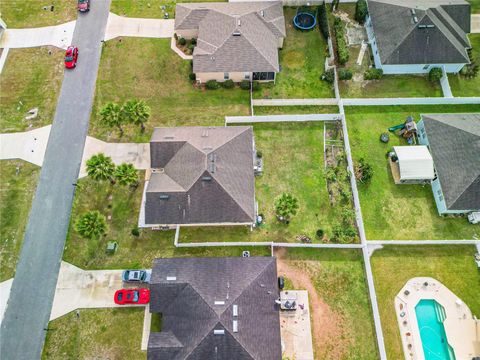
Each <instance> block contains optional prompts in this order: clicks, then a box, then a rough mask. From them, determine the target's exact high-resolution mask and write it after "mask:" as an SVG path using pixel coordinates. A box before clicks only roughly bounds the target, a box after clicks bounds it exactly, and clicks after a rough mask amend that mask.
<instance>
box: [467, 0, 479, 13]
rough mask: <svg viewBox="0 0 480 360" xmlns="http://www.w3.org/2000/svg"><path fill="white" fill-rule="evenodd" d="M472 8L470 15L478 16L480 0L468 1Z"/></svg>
mask: <svg viewBox="0 0 480 360" xmlns="http://www.w3.org/2000/svg"><path fill="white" fill-rule="evenodd" d="M468 2H469V3H470V5H471V7H472V14H480V0H468Z"/></svg>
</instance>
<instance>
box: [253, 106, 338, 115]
mask: <svg viewBox="0 0 480 360" xmlns="http://www.w3.org/2000/svg"><path fill="white" fill-rule="evenodd" d="M338 112H339V110H338V106H330V105H329V106H255V107H254V108H253V113H254V114H255V115H282V114H338Z"/></svg>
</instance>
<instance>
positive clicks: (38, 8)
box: [0, 0, 77, 29]
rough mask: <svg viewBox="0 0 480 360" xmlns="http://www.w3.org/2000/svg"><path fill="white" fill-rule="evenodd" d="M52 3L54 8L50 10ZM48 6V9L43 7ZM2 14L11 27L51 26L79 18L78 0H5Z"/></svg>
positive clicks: (0, 7)
mask: <svg viewBox="0 0 480 360" xmlns="http://www.w3.org/2000/svg"><path fill="white" fill-rule="evenodd" d="M50 5H53V6H54V10H53V11H51V10H50ZM44 6H48V9H47V10H44V9H43V7H44ZM0 14H1V16H2V20H3V21H5V23H6V24H7V27H8V28H9V29H15V28H32V27H40V26H51V25H58V24H62V23H65V22H67V21H71V20H75V19H76V18H77V1H76V0H49V1H42V0H28V1H25V0H3V1H0Z"/></svg>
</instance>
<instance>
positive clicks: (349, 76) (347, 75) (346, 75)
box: [338, 69, 353, 80]
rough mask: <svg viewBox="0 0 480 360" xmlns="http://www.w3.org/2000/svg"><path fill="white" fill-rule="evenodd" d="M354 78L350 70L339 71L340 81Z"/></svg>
mask: <svg viewBox="0 0 480 360" xmlns="http://www.w3.org/2000/svg"><path fill="white" fill-rule="evenodd" d="M352 77H353V74H352V71H351V70H350V69H340V70H338V78H339V79H340V80H351V79H352Z"/></svg>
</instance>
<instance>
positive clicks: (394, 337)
mask: <svg viewBox="0 0 480 360" xmlns="http://www.w3.org/2000/svg"><path fill="white" fill-rule="evenodd" d="M474 253H475V247H474V246H446V245H442V246H408V247H406V246H403V247H400V246H398V247H392V246H388V247H386V248H384V249H381V250H377V251H375V253H374V254H373V256H372V258H371V263H372V270H373V275H374V281H375V289H376V293H377V299H378V306H379V310H380V317H381V321H382V329H383V335H384V338H385V346H386V350H387V357H388V358H389V359H403V351H402V343H401V338H400V333H399V330H398V323H397V319H396V316H395V308H394V299H395V296H396V295H397V294H398V292H399V291H400V289H401V288H402V287H403V286H404V285H405V283H406V282H407V281H408V280H409V279H411V278H413V277H419V276H426V277H433V278H435V279H437V280H438V281H440V282H441V283H442V284H443V285H445V286H446V287H448V288H449V289H450V290H451V291H452V292H453V293H454V294H455V295H457V296H458V297H459V298H460V299H461V300H462V301H464V302H465V304H467V305H468V306H469V307H470V310H471V311H472V312H473V314H475V315H476V316H477V317H479V316H480V296H478V294H479V293H480V275H479V272H478V269H477V268H476V265H475V262H474V259H473V254H474Z"/></svg>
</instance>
